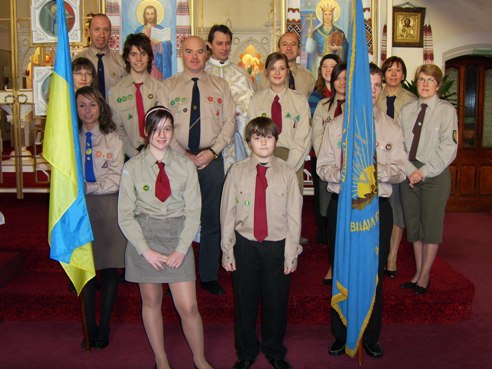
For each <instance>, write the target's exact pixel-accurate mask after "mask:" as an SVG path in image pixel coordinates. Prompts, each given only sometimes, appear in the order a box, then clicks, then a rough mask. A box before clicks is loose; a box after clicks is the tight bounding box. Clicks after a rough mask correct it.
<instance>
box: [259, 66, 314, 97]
mask: <svg viewBox="0 0 492 369" xmlns="http://www.w3.org/2000/svg"><path fill="white" fill-rule="evenodd" d="M290 71H291V72H292V74H293V76H294V83H295V84H296V91H297V92H299V93H300V94H302V95H304V96H306V98H307V99H309V96H311V93H312V92H313V91H314V85H315V82H316V81H315V80H314V77H313V75H312V74H311V72H310V71H309V70H307V69H306V68H304V67H303V66H301V65H300V64H295V65H294V67H292V68H290ZM258 76H259V77H258V81H257V84H258V91H261V90H264V89H266V88H268V87H270V81H268V78H267V75H266V70H264V71H262V72H261V73H259V74H258ZM285 86H286V87H289V76H287V78H286V79H285Z"/></svg>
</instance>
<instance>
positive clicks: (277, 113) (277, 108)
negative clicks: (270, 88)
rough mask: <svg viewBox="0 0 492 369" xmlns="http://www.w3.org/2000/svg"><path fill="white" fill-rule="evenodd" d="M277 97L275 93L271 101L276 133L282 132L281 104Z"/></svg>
mask: <svg viewBox="0 0 492 369" xmlns="http://www.w3.org/2000/svg"><path fill="white" fill-rule="evenodd" d="M278 99H279V98H278V95H275V98H274V99H273V102H272V120H273V123H275V125H276V126H277V129H278V134H280V132H282V105H280V103H279V102H278Z"/></svg>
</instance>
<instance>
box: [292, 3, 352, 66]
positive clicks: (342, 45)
mask: <svg viewBox="0 0 492 369" xmlns="http://www.w3.org/2000/svg"><path fill="white" fill-rule="evenodd" d="M314 4H316V2H313V1H307V0H305V1H304V4H301V9H302V10H301V21H302V42H301V44H303V45H304V50H303V51H304V53H305V54H307V60H306V66H307V68H308V69H309V70H311V71H313V73H316V71H317V70H318V65H319V61H320V60H321V58H322V57H323V55H326V54H336V55H338V56H340V57H341V58H342V60H347V52H348V41H347V36H346V33H345V32H344V30H343V29H346V28H347V25H348V12H349V10H350V9H349V8H348V7H349V6H350V1H349V0H345V1H344V0H338V1H337V0H321V1H319V2H318V3H317V4H316V6H315V8H314V9H313V7H314ZM340 4H342V5H343V8H342V7H341V6H340ZM315 19H317V23H316V24H315Z"/></svg>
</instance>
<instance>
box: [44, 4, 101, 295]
mask: <svg viewBox="0 0 492 369" xmlns="http://www.w3.org/2000/svg"><path fill="white" fill-rule="evenodd" d="M56 24H57V29H58V46H57V49H56V60H55V70H54V72H53V75H52V77H51V83H50V98H49V104H48V114H47V118H46V128H45V133H44V144H43V156H44V157H45V159H46V160H47V161H48V162H49V163H50V164H51V184H50V210H49V235H48V242H49V244H50V246H51V251H50V256H51V258H52V259H54V260H57V261H59V262H60V264H61V265H62V267H63V268H64V269H65V272H66V273H67V275H68V276H69V278H70V279H71V280H72V282H73V284H74V286H75V288H76V290H77V294H80V291H81V290H82V288H83V287H84V285H85V284H86V283H87V281H89V280H90V279H91V278H93V277H94V276H95V269H94V258H93V256H92V240H93V239H94V238H93V235H92V229H91V224H90V222H89V216H88V214H87V207H86V204H85V198H84V181H83V175H82V162H81V156H80V147H79V139H78V125H77V109H76V105H75V94H74V87H73V79H72V64H71V60H70V47H69V44H68V32H67V25H66V22H65V11H64V4H63V0H56Z"/></svg>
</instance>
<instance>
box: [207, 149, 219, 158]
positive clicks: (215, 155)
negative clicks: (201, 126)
mask: <svg viewBox="0 0 492 369" xmlns="http://www.w3.org/2000/svg"><path fill="white" fill-rule="evenodd" d="M208 149H209V150H210V152H211V153H212V155H213V156H214V159H217V158H218V157H219V155H217V153H216V152H215V151H214V150H213V149H212V148H211V147H209V148H208Z"/></svg>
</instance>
